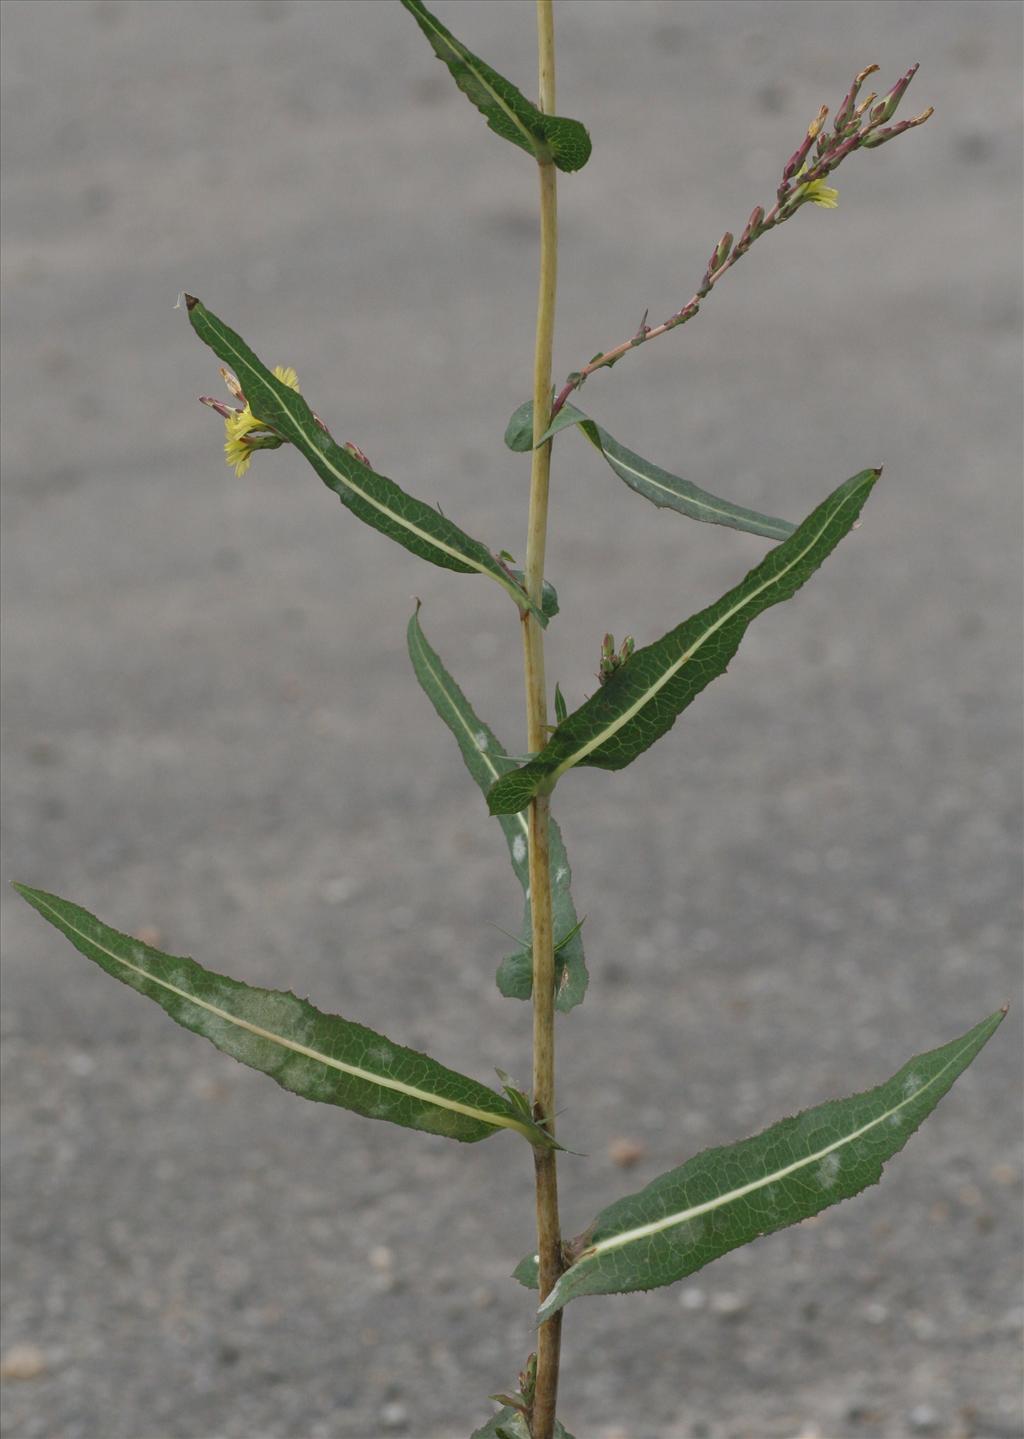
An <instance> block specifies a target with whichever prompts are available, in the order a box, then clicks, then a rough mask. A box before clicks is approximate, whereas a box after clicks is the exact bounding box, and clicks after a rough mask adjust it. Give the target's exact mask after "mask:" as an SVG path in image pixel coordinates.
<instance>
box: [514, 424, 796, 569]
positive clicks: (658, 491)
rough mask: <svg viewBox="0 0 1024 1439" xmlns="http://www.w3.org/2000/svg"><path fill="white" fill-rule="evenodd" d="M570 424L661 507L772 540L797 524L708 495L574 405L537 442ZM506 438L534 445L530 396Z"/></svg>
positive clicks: (627, 481)
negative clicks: (612, 433) (620, 442)
mask: <svg viewBox="0 0 1024 1439" xmlns="http://www.w3.org/2000/svg"><path fill="white" fill-rule="evenodd" d="M569 425H576V426H578V427H579V429H580V431H581V433H582V434H584V435H585V436H586V437H587V439H588V440H589V441H590V443H591V444H592V445H593V446H594V448H595V449H596V450H597V451H598V453H599V454H601V455H603V456H604V458H605V459H606V460H607V461H608V463H609V465H610V466H611V468H612V470H613V471H614V472H615V474H617V475H618V477H619V479H620V480H622V481H623V482H624V483H625V484H627V485H628V486H629V488H630V489H631V490H635V491H636V493H637V494H638V495H643V497H644V499H645V500H650V501H651V503H652V504H654V505H658V506H659V507H660V508H661V509H666V510H675V511H676V512H677V513H678V514H680V515H686V516H687V517H688V518H689V519H691V520H703V521H704V523H705V524H709V525H727V526H728V527H729V528H730V529H733V530H745V531H746V532H747V533H748V534H751V535H764V536H765V537H766V538H767V539H770V540H784V539H785V538H786V536H787V535H791V534H792V533H793V531H794V530H795V529H796V526H795V525H793V524H790V522H789V521H788V520H778V519H775V518H773V516H771V515H762V514H759V513H758V511H757V510H748V509H746V508H745V507H744V506H743V505H734V504H732V503H731V501H729V500H722V499H719V498H718V496H717V495H712V494H709V493H708V491H707V490H702V489H700V488H699V487H698V486H697V485H695V484H693V483H692V482H691V481H690V480H684V479H681V478H680V477H679V476H678V475H672V474H670V473H669V472H668V470H663V469H662V468H661V466H660V465H655V464H653V463H652V462H651V461H650V460H645V459H643V457H642V456H640V455H638V454H636V453H635V452H634V451H633V450H628V449H627V448H626V446H625V445H620V444H619V442H618V440H616V439H615V438H614V437H613V436H612V435H610V434H609V433H608V431H607V430H606V429H603V428H602V426H600V425H599V424H598V423H597V422H596V421H595V420H592V419H590V418H589V416H587V415H585V414H584V413H583V411H582V410H578V409H576V407H575V406H574V405H563V406H562V408H561V409H560V410H559V412H558V414H557V415H556V416H555V418H554V421H553V422H552V424H551V425H550V427H549V428H548V429H547V430H546V431H545V433H544V434H543V435H542V436H541V438H540V439H539V440H538V442H537V443H538V444H539V445H542V444H544V442H545V441H546V440H550V439H551V438H552V437H553V436H554V435H557V434H558V432H559V430H564V429H566V428H567V427H568V426H569ZM505 443H506V444H507V445H508V447H509V449H512V450H529V449H532V448H533V401H532V400H527V401H526V403H525V404H524V405H520V407H519V409H518V410H516V412H515V414H514V415H513V416H512V418H511V420H509V422H508V428H507V429H506V431H505Z"/></svg>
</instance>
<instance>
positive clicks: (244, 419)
mask: <svg viewBox="0 0 1024 1439" xmlns="http://www.w3.org/2000/svg"><path fill="white" fill-rule="evenodd" d="M222 373H223V374H224V383H225V384H226V385H227V387H228V389H229V390H230V391H231V393H232V394H233V395H234V396H235V397H236V398H237V399H244V396H243V394H242V390H241V386H240V385H239V384H238V381H237V380H236V379H235V378H234V376H233V375H232V376H230V378H229V375H228V372H227V371H223V372H222ZM274 374H275V375H276V376H277V378H278V379H279V380H280V381H281V383H282V384H283V385H287V386H288V388H289V389H290V390H295V391H296V393H298V390H299V377H298V375H297V374H296V373H295V371H294V370H293V369H292V367H291V366H290V365H275V366H274ZM254 430H259V431H260V432H261V437H262V438H267V437H269V436H271V435H273V433H274V432H273V430H272V429H271V428H270V426H269V425H267V424H266V423H265V422H264V421H263V420H260V419H258V418H257V417H256V416H255V415H254V414H253V412H252V409H251V407H250V405H249V402H248V401H246V404H245V409H244V410H232V412H231V413H230V414H229V415H227V416H225V419H224V462H225V464H228V465H231V466H232V467H233V468H234V471H235V474H236V475H244V474H245V472H246V470H247V469H248V468H249V466H250V465H251V464H252V455H253V449H254V448H259V446H255V447H254V446H253V445H250V444H249V443H248V441H247V440H246V436H247V435H249V434H251V433H252V432H253V431H254Z"/></svg>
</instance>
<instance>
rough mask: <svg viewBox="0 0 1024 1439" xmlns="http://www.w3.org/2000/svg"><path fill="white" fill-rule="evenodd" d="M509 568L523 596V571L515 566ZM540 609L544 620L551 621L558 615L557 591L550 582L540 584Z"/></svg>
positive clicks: (524, 590) (544, 581) (524, 587)
mask: <svg viewBox="0 0 1024 1439" xmlns="http://www.w3.org/2000/svg"><path fill="white" fill-rule="evenodd" d="M509 568H510V569H511V571H512V578H513V579H514V580H515V582H516V584H517V585H519V586H521V588H522V590H523V593H524V594H525V592H526V579H525V576H524V574H523V571H522V570H521V569H518V568H517V567H516V566H515V565H510V566H509ZM540 609H541V614H542V615H544V617H545V619H549V620H553V619H554V617H555V615H557V614H558V609H559V605H558V591H557V590H556V589H555V587H554V585H553V584H552V583H551V582H550V580H543V581H542V582H541V591H540Z"/></svg>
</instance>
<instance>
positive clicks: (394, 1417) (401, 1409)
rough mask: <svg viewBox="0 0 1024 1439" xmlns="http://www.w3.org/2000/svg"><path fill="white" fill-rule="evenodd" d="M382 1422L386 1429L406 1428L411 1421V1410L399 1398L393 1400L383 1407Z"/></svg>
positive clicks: (381, 1412)
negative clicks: (400, 1402)
mask: <svg viewBox="0 0 1024 1439" xmlns="http://www.w3.org/2000/svg"><path fill="white" fill-rule="evenodd" d="M380 1422H381V1423H382V1424H383V1425H384V1428H385V1429H404V1428H405V1427H406V1425H407V1424H408V1422H409V1411H408V1409H406V1407H405V1405H404V1404H399V1402H398V1401H397V1399H395V1400H392V1401H391V1403H390V1404H385V1405H384V1407H383V1408H382V1409H381V1411H380Z"/></svg>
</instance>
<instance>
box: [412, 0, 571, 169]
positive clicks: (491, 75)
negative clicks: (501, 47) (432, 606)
mask: <svg viewBox="0 0 1024 1439" xmlns="http://www.w3.org/2000/svg"><path fill="white" fill-rule="evenodd" d="M402 4H403V5H404V6H405V8H406V9H407V10H408V11H409V13H410V15H412V16H413V18H414V19H415V20H416V23H417V24H418V25H419V27H420V29H421V30H422V31H423V33H424V35H426V37H427V39H428V40H429V41H430V44H431V47H432V49H433V51H434V54H435V55H436V56H437V58H438V59H439V60H443V61H444V63H445V64H446V65H447V66H448V69H449V70H450V71H451V75H452V79H453V80H454V81H455V83H456V85H458V87H459V89H460V90H461V91H462V93H463V94H464V95H465V96H466V98H467V99H468V100H471V101H472V102H473V104H474V105H475V106H476V108H477V109H478V110H479V111H480V113H481V115H483V117H484V119H485V120H486V121H487V123H488V125H489V126H490V127H491V129H492V130H493V131H494V133H495V134H496V135H500V136H501V138H502V139H503V140H510V141H511V142H512V144H513V145H518V146H519V148H520V149H521V150H525V151H526V152H527V154H529V155H534V156H535V157H536V158H537V159H538V160H551V161H552V162H553V163H554V164H555V166H556V167H557V168H558V169H559V170H581V169H582V168H583V166H584V165H585V164H586V163H587V161H588V160H589V159H590V136H589V135H588V134H587V132H586V130H585V129H584V127H583V126H582V125H581V124H580V122H579V121H578V120H566V119H564V118H563V117H561V116H559V115H545V114H544V112H543V110H538V109H537V106H536V105H533V104H531V103H530V101H529V100H527V98H526V96H525V95H523V94H522V93H521V92H520V91H519V90H517V89H516V87H515V85H513V84H512V82H511V81H510V80H506V79H505V77H504V76H503V75H499V74H498V73H497V71H496V70H492V69H491V67H490V65H486V64H485V63H484V62H483V60H481V59H480V58H479V57H478V56H476V55H474V54H473V53H472V51H470V50H467V49H466V47H465V45H463V43H462V41H461V40H456V38H455V36H454V35H453V34H452V32H451V31H450V30H447V29H446V28H445V27H444V26H443V25H442V24H441V22H440V20H438V18H437V16H436V15H432V14H431V13H430V11H429V10H428V9H427V7H426V6H425V5H424V4H423V0H402Z"/></svg>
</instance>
